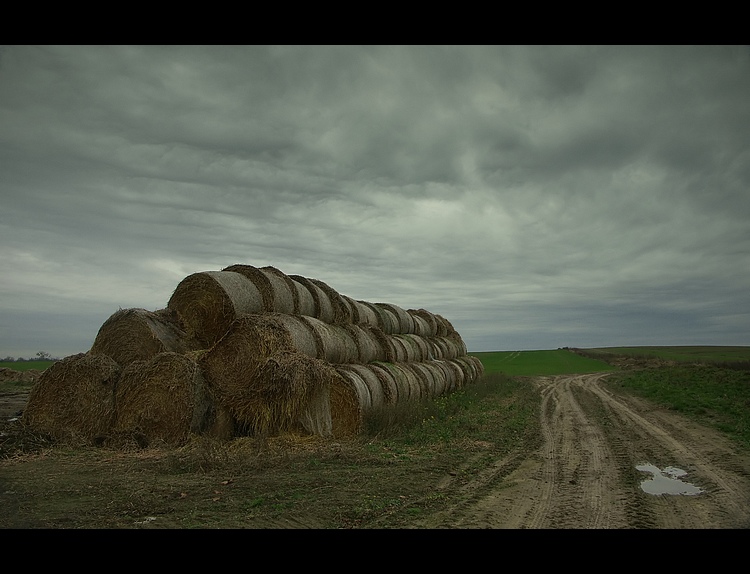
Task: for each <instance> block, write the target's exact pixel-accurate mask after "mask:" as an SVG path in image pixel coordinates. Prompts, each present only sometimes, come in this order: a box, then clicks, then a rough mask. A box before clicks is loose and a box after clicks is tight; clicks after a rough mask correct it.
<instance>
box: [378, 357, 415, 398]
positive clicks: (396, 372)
mask: <svg viewBox="0 0 750 574" xmlns="http://www.w3.org/2000/svg"><path fill="white" fill-rule="evenodd" d="M374 364H376V365H379V366H380V367H381V368H384V369H387V370H388V372H389V373H390V374H391V375H392V376H393V380H394V382H395V384H396V387H397V389H398V398H399V401H404V400H407V401H416V400H419V399H421V398H422V384H421V383H420V381H419V380H418V378H417V376H416V374H415V373H414V372H413V371H412V370H410V369H408V368H407V367H406V366H404V364H402V363H390V362H378V363H374Z"/></svg>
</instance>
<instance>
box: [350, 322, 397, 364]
mask: <svg viewBox="0 0 750 574" xmlns="http://www.w3.org/2000/svg"><path fill="white" fill-rule="evenodd" d="M343 328H344V329H346V330H347V332H348V333H349V334H350V335H351V337H352V340H353V341H354V344H355V346H356V348H357V360H356V361H352V362H357V363H362V364H367V363H370V362H372V361H385V360H387V357H386V348H385V347H384V345H383V337H384V336H385V335H383V333H382V331H380V330H379V329H377V328H375V327H371V326H369V325H344V326H343ZM376 329H377V331H376Z"/></svg>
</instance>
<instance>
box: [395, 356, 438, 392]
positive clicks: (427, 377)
mask: <svg viewBox="0 0 750 574" xmlns="http://www.w3.org/2000/svg"><path fill="white" fill-rule="evenodd" d="M403 367H404V368H406V369H407V370H409V371H410V372H411V373H413V374H414V377H415V378H416V379H417V381H418V382H419V397H420V398H423V399H430V398H434V397H435V396H436V395H435V381H434V374H433V371H432V370H430V369H428V368H427V367H425V365H423V364H421V363H406V364H404V365H403Z"/></svg>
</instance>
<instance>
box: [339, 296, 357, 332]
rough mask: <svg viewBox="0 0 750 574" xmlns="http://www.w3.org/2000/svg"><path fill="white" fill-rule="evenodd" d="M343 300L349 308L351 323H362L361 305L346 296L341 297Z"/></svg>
mask: <svg viewBox="0 0 750 574" xmlns="http://www.w3.org/2000/svg"><path fill="white" fill-rule="evenodd" d="M341 298H342V299H343V300H344V303H346V305H347V306H348V307H349V317H350V319H349V320H350V322H351V323H354V324H355V325H356V324H359V323H360V322H361V319H360V317H359V304H358V303H357V302H356V301H355V300H354V299H352V298H351V297H347V296H346V295H343V294H342V295H341Z"/></svg>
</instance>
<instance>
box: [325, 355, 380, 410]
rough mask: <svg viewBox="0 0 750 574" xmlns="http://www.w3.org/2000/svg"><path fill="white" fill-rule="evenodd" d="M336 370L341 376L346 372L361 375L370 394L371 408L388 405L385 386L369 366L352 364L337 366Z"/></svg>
mask: <svg viewBox="0 0 750 574" xmlns="http://www.w3.org/2000/svg"><path fill="white" fill-rule="evenodd" d="M335 369H336V371H338V372H339V373H340V374H343V373H344V372H345V371H353V372H355V373H357V374H358V375H359V377H360V378H361V379H362V381H363V382H364V384H365V385H366V386H367V389H368V391H369V393H370V408H376V407H381V406H383V405H384V404H385V403H386V398H385V391H384V389H383V384H382V383H381V381H380V378H379V377H378V375H377V374H376V373H375V371H373V370H372V369H371V368H369V367H368V366H367V365H360V364H356V363H351V364H348V365H337V366H335Z"/></svg>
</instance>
